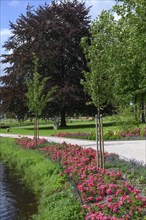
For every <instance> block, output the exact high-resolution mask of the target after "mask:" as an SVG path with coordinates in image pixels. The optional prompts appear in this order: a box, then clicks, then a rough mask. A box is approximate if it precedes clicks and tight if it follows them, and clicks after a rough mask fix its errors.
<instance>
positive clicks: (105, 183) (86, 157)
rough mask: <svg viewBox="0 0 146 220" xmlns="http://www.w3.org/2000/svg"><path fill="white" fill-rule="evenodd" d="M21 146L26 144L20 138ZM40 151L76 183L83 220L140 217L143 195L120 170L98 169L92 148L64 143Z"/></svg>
mask: <svg viewBox="0 0 146 220" xmlns="http://www.w3.org/2000/svg"><path fill="white" fill-rule="evenodd" d="M30 142H31V141H30ZM17 143H19V144H21V141H20V140H19V141H18V140H17ZM21 145H22V146H23V147H25V144H23V140H22V144H21ZM40 150H41V151H43V152H45V154H46V156H48V157H49V158H51V159H53V160H54V161H57V162H60V163H61V164H62V167H63V173H61V174H60V175H65V174H68V175H69V176H70V177H71V178H72V179H73V181H74V182H75V184H76V186H77V189H78V191H79V193H80V196H81V199H82V202H83V210H84V214H85V219H86V220H95V219H98V220H120V219H123V220H124V219H125V220H128V219H143V216H144V210H145V208H146V198H145V197H142V196H140V194H139V193H140V191H139V190H138V189H136V188H135V187H133V186H132V185H130V184H129V183H128V182H126V181H125V180H124V179H123V177H122V174H121V172H120V171H119V170H112V171H109V170H104V169H97V166H96V161H95V157H96V152H95V150H93V149H91V148H88V149H84V148H82V147H79V146H77V145H68V144H66V143H63V144H62V145H53V146H47V144H46V147H43V148H40ZM107 156H108V154H105V157H107Z"/></svg>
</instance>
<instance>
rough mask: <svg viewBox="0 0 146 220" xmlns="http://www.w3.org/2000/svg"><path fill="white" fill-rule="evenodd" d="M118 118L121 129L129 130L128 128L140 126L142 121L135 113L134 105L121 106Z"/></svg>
mask: <svg viewBox="0 0 146 220" xmlns="http://www.w3.org/2000/svg"><path fill="white" fill-rule="evenodd" d="M116 118H117V120H116V121H117V124H118V125H119V128H120V130H121V131H127V130H128V129H133V128H135V127H139V123H140V121H139V120H138V118H137V117H136V115H135V112H134V108H133V106H128V107H120V108H119V114H118V115H117V117H116Z"/></svg>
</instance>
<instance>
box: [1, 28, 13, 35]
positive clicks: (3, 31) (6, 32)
mask: <svg viewBox="0 0 146 220" xmlns="http://www.w3.org/2000/svg"><path fill="white" fill-rule="evenodd" d="M10 34H11V31H10V30H9V29H7V28H4V29H1V30H0V36H1V37H3V36H9V35H10Z"/></svg>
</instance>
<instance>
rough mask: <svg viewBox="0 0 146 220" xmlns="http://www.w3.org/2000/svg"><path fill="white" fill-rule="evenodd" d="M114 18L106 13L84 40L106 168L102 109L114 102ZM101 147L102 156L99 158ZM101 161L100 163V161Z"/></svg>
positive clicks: (87, 79)
mask: <svg viewBox="0 0 146 220" xmlns="http://www.w3.org/2000/svg"><path fill="white" fill-rule="evenodd" d="M113 27H114V17H113V15H112V14H111V13H110V12H106V11H102V13H101V14H100V16H99V17H98V18H97V19H96V20H95V21H94V22H93V23H92V24H91V27H90V38H87V37H84V38H82V42H81V45H82V47H83V49H84V53H85V55H86V59H87V62H88V68H89V71H88V72H85V71H84V77H85V80H82V82H81V83H82V84H83V86H84V89H85V91H86V92H87V93H88V94H89V95H90V97H91V103H93V104H94V105H95V106H96V108H97V114H98V116H97V165H98V166H100V167H104V144H103V139H102V136H103V134H102V133H103V132H102V120H101V116H100V113H101V109H102V108H103V107H105V106H106V105H107V104H108V103H109V102H111V101H112V99H113V94H112V88H113V76H114V75H112V74H111V71H110V70H111V69H112V63H111V56H109V53H112V52H111V46H112V44H113V37H112V29H113ZM98 146H99V150H100V154H99V156H98ZM99 160H100V161H99Z"/></svg>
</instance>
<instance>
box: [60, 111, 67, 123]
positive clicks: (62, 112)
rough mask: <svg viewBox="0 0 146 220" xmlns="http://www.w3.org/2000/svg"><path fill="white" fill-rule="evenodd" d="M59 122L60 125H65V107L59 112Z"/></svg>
mask: <svg viewBox="0 0 146 220" xmlns="http://www.w3.org/2000/svg"><path fill="white" fill-rule="evenodd" d="M60 115H61V124H60V127H66V120H65V107H63V108H62V110H61V112H60Z"/></svg>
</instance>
